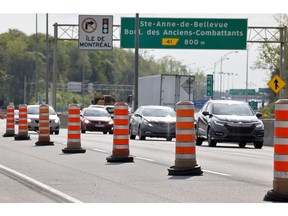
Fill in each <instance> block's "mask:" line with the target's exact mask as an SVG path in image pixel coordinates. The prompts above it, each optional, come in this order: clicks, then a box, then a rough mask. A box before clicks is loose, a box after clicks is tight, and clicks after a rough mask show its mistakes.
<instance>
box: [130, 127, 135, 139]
mask: <svg viewBox="0 0 288 216" xmlns="http://www.w3.org/2000/svg"><path fill="white" fill-rule="evenodd" d="M129 134H130V139H132V140H134V139H135V138H136V135H133V133H132V128H131V125H130V127H129Z"/></svg>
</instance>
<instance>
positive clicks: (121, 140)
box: [106, 102, 134, 162]
mask: <svg viewBox="0 0 288 216" xmlns="http://www.w3.org/2000/svg"><path fill="white" fill-rule="evenodd" d="M129 154H130V151H129V112H128V104H127V103H124V102H118V103H116V104H115V107H114V128H113V151H112V155H111V156H109V157H107V158H106V160H107V162H133V161H134V157H133V156H131V155H129Z"/></svg>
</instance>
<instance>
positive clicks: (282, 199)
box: [264, 190, 288, 202]
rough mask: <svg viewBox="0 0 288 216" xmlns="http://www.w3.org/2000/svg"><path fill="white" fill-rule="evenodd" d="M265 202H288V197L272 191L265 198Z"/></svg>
mask: <svg viewBox="0 0 288 216" xmlns="http://www.w3.org/2000/svg"><path fill="white" fill-rule="evenodd" d="M264 201H274V202H288V195H287V194H281V193H278V192H276V191H274V190H270V191H268V192H267V194H266V195H265V197H264Z"/></svg>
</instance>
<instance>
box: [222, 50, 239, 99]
mask: <svg viewBox="0 0 288 216" xmlns="http://www.w3.org/2000/svg"><path fill="white" fill-rule="evenodd" d="M232 53H238V51H231V52H228V53H226V54H225V55H223V56H222V57H221V58H220V72H219V74H220V99H221V97H222V75H223V71H222V64H223V61H224V60H225V59H227V60H228V59H229V58H226V57H227V56H228V55H230V54H232Z"/></svg>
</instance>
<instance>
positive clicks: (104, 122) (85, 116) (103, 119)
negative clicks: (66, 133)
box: [80, 108, 114, 134]
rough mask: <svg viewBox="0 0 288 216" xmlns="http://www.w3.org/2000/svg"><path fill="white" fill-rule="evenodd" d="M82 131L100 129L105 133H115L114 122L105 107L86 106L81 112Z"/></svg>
mask: <svg viewBox="0 0 288 216" xmlns="http://www.w3.org/2000/svg"><path fill="white" fill-rule="evenodd" d="M80 118H81V132H82V133H86V131H100V132H103V134H107V133H109V134H113V126H114V122H113V120H112V118H111V116H110V114H109V113H108V112H107V110H106V109H104V108H85V109H83V110H82V112H81V114H80Z"/></svg>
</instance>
